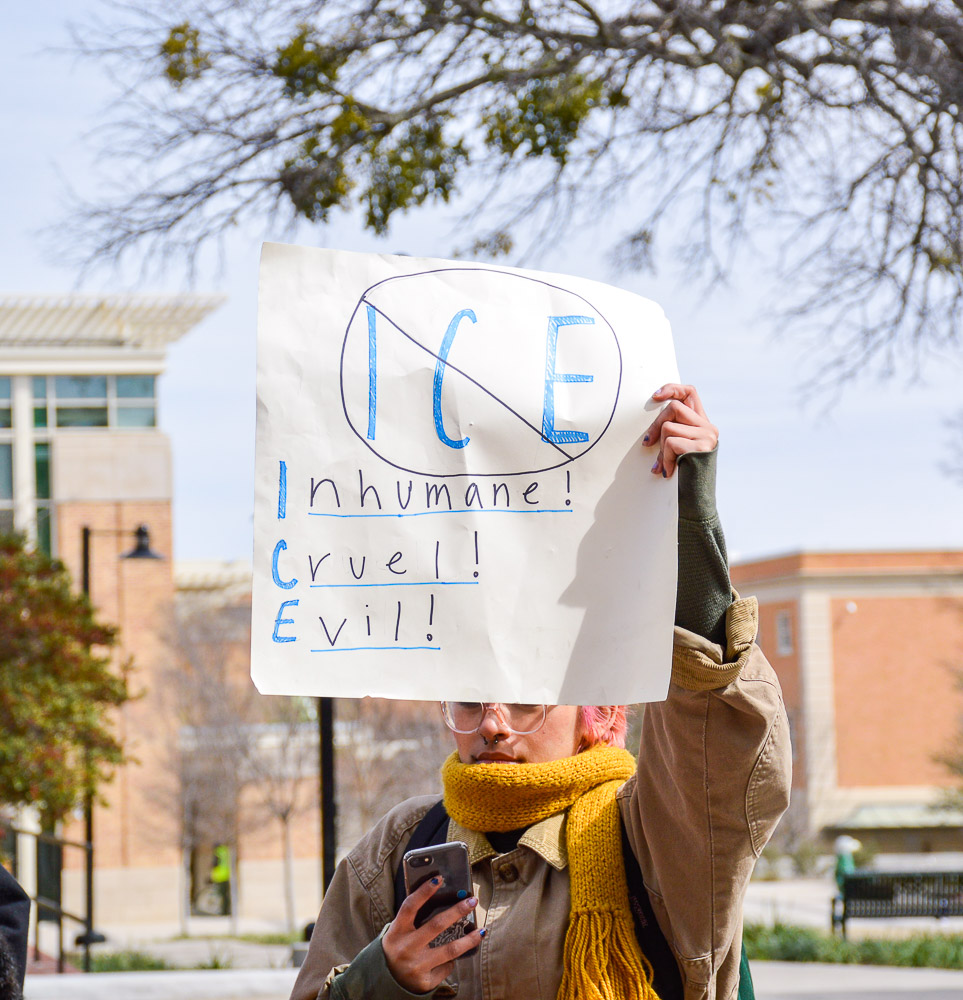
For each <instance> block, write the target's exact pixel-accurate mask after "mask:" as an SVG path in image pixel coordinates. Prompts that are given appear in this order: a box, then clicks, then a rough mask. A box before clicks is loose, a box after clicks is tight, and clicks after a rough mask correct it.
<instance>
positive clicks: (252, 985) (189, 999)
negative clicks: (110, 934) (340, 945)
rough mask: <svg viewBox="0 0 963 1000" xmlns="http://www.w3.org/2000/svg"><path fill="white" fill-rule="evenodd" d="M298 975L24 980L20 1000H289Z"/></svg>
mask: <svg viewBox="0 0 963 1000" xmlns="http://www.w3.org/2000/svg"><path fill="white" fill-rule="evenodd" d="M296 977H297V969H224V970H221V969H218V970H204V971H201V972H101V973H91V974H90V975H86V976H85V975H73V976H28V977H27V982H26V984H25V986H24V992H23V995H24V1000H173V998H175V997H176V998H177V1000H288V997H289V996H290V995H291V988H292V987H293V986H294V980H295V978H296Z"/></svg>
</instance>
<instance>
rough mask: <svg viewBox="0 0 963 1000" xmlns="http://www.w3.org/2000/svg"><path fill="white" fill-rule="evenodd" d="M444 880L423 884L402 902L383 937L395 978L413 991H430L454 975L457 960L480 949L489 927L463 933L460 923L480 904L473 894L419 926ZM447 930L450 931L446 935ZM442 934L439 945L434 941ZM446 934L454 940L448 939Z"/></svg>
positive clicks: (384, 948)
mask: <svg viewBox="0 0 963 1000" xmlns="http://www.w3.org/2000/svg"><path fill="white" fill-rule="evenodd" d="M441 884H442V883H441V879H431V880H430V881H428V882H425V883H424V884H423V885H420V886H419V887H418V888H417V889H415V891H414V892H412V893H411V894H410V895H409V896H408V897H407V898H406V899H405V901H404V903H403V904H402V905H401V908H400V909H399V910H398V913H397V915H396V916H395V919H394V920H393V921H392V922H391V924H390V925H389V926H388V929H387V930H386V931H385V933H384V936H383V937H382V939H381V944H382V948H383V950H384V953H385V961H386V962H387V965H388V969H389V970H390V972H391V974H392V976H393V977H394V979H395V981H396V982H397V983H398V984H399V985H401V986H403V987H404V988H405V989H407V990H408V991H409V992H410V993H429V992H431V991H432V990H433V989H435V987H436V986H438V985H439V984H440V983H441V982H442V981H443V980H444V979H445V977H446V976H448V975H450V973H451V971H452V968H453V966H454V962H455V960H456V959H458V958H460V957H461V956H462V955H464V954H465V953H466V952H469V951H471V950H472V948H477V947H478V945H479V944H480V943H481V939H482V938H483V937H484V935H485V929H484V928H482V929H481V930H474V931H472V932H471V933H469V934H461V932H460V930H459V929H458V927H457V925H458V924H459V923H460V922H461V921H463V920H464V919H465V917H466V916H467V915H468V914H470V913H471V912H472V911H473V910H474V909H475V907H476V906H477V905H478V900H477V899H476V898H475V897H474V896H471V897H469V898H467V899H463V900H460V901H459V902H457V903H455V904H454V905H453V906H450V907H448V908H447V909H445V910H442V911H441V912H440V913H436V914H435V915H434V916H433V917H432V918H431V919H430V920H427V921H425V923H424V924H422V925H421V927H415V925H414V921H415V917H416V915H417V913H418V911H419V910H420V909H421V907H422V906H424V904H425V903H427V902H428V901H429V900H430V899H431V897H432V896H433V895H434V894H435V893H436V892H437V891H438V889H439V888H440V887H441ZM446 932H448V934H447V935H446ZM439 936H441V938H442V941H441V943H438V944H437V945H436V947H432V946H431V945H432V942H433V941H436V939H437V938H438V937H439ZM446 936H447V937H450V938H451V940H446Z"/></svg>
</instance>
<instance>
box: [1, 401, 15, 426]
mask: <svg viewBox="0 0 963 1000" xmlns="http://www.w3.org/2000/svg"><path fill="white" fill-rule="evenodd" d="M12 426H13V415H12V414H11V412H10V407H9V406H0V428H3V427H12Z"/></svg>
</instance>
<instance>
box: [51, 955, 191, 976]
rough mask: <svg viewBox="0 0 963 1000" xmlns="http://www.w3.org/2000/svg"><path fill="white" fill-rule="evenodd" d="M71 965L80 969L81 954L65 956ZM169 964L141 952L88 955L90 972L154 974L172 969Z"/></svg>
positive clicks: (81, 964) (82, 961)
mask: <svg viewBox="0 0 963 1000" xmlns="http://www.w3.org/2000/svg"><path fill="white" fill-rule="evenodd" d="M65 957H66V958H67V960H68V961H69V962H70V964H71V965H73V966H75V967H76V968H78V969H82V968H83V965H84V957H83V955H82V954H79V953H78V954H73V955H69V956H65ZM172 968H174V966H172V965H171V964H170V963H169V962H165V961H164V959H162V958H157V957H156V956H154V955H147V954H145V953H144V952H142V951H110V952H92V953H91V955H90V971H91V972H156V971H158V970H162V969H172Z"/></svg>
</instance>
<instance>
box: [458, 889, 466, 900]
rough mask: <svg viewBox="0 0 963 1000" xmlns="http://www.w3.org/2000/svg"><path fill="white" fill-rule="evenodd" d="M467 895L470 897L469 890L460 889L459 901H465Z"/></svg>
mask: <svg viewBox="0 0 963 1000" xmlns="http://www.w3.org/2000/svg"><path fill="white" fill-rule="evenodd" d="M467 895H468V890H467V889H459V890H458V892H457V896H458V898H459V899H464V898H465V897H466V896H467Z"/></svg>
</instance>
